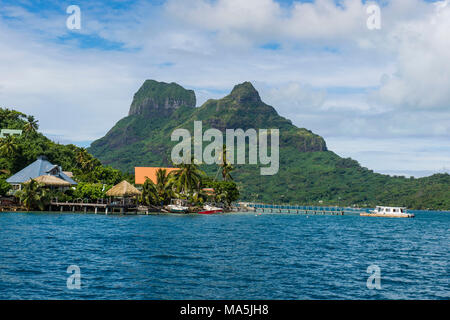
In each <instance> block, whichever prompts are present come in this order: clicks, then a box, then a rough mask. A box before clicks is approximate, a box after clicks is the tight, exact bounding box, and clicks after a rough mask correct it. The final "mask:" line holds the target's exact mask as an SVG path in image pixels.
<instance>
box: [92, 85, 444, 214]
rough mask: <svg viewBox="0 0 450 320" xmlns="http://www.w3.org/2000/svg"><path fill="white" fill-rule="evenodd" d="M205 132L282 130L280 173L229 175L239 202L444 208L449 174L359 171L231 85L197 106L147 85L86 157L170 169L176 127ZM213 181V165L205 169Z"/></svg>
mask: <svg viewBox="0 0 450 320" xmlns="http://www.w3.org/2000/svg"><path fill="white" fill-rule="evenodd" d="M198 120H201V121H202V124H203V130H206V129H208V128H216V129H219V130H221V131H222V132H224V131H225V129H237V128H241V129H244V130H247V129H249V128H255V129H257V130H258V129H263V128H264V129H276V128H278V129H279V130H280V167H279V172H278V173H277V174H276V175H273V176H261V175H260V171H259V166H258V165H236V166H235V167H236V168H235V170H234V171H233V173H232V175H233V177H234V179H235V181H236V182H237V183H238V185H239V187H240V191H241V195H242V199H243V200H251V201H260V202H269V203H272V202H279V203H298V204H317V203H323V204H336V205H344V204H345V205H353V204H355V205H359V206H364V205H367V206H374V205H377V204H384V205H389V204H390V205H402V206H408V207H410V208H412V207H414V208H435V209H438V208H441V209H443V208H447V209H448V208H450V188H449V187H450V175H448V174H438V175H434V176H431V177H427V178H422V179H414V178H409V179H407V178H405V177H390V176H387V175H382V174H377V173H374V172H373V171H372V170H369V169H367V168H364V167H361V166H360V165H359V164H358V162H356V161H355V160H352V159H348V158H347V159H344V158H341V157H339V156H338V155H336V154H335V153H333V152H332V151H329V150H328V149H327V146H326V143H325V140H324V139H323V138H322V137H320V136H319V135H316V134H314V133H313V132H311V131H310V130H307V129H304V128H298V127H296V126H295V125H293V124H292V122H291V121H290V120H288V119H286V118H283V117H281V116H280V115H278V113H277V112H276V110H275V109H274V108H273V107H271V106H269V105H267V104H265V103H264V102H263V101H262V100H261V97H260V96H259V94H258V92H257V91H256V89H255V88H254V87H253V85H252V84H251V83H250V82H244V83H242V84H238V85H236V86H235V87H234V88H233V90H232V91H231V93H230V94H229V95H227V96H225V97H224V98H222V99H210V100H208V101H206V102H205V103H204V104H203V105H202V106H200V107H198V108H196V107H195V93H194V92H193V91H191V90H186V89H184V88H183V87H181V86H179V85H177V84H175V83H170V84H168V83H163V82H157V81H154V80H147V81H145V82H144V84H143V85H142V86H141V88H140V89H139V90H138V91H137V92H136V94H135V95H134V98H133V101H132V104H131V107H130V111H129V115H128V116H127V117H125V118H123V119H122V120H120V121H119V122H118V123H117V124H116V125H115V126H114V127H113V128H112V129H111V130H110V131H109V132H108V133H107V134H106V135H105V136H104V137H103V138H101V139H99V140H97V141H95V142H93V143H92V145H91V147H90V149H89V151H90V152H91V153H92V154H93V155H94V156H96V157H97V158H99V159H100V160H101V161H102V162H103V163H104V164H108V165H111V166H113V167H115V168H118V169H121V170H125V171H129V172H132V171H133V170H134V167H137V166H168V165H170V164H171V161H170V152H171V150H172V148H173V146H174V145H175V144H176V142H172V141H171V139H170V136H171V134H172V132H173V131H174V130H175V129H177V128H185V129H188V130H189V131H190V132H191V134H193V123H194V121H198ZM203 169H204V170H205V171H206V172H207V173H209V174H211V175H214V174H215V172H216V170H217V169H216V166H215V165H210V166H206V165H204V166H203Z"/></svg>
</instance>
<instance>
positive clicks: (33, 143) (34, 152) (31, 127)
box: [0, 108, 132, 195]
mask: <svg viewBox="0 0 450 320" xmlns="http://www.w3.org/2000/svg"><path fill="white" fill-rule="evenodd" d="M38 128H39V125H38V120H35V118H34V117H33V116H28V115H26V114H24V113H21V112H18V111H15V110H10V109H3V108H0V129H18V130H22V131H23V133H22V134H21V135H20V136H10V137H6V138H1V139H0V195H3V194H4V193H6V191H7V189H8V187H9V185H7V184H6V183H5V179H7V178H8V177H9V176H11V175H12V174H14V173H16V172H18V171H20V170H22V169H23V168H24V167H26V166H28V165H29V164H31V163H32V162H34V161H35V160H36V159H37V157H38V156H41V155H42V156H46V157H47V158H48V160H49V161H50V162H52V163H54V164H58V165H60V166H61V167H62V168H63V170H64V171H71V172H73V173H74V176H75V179H76V180H77V181H78V182H90V183H94V182H101V183H105V184H116V183H118V182H120V181H122V180H123V179H128V180H132V177H131V176H130V175H129V174H123V173H122V172H121V171H119V170H117V169H114V168H112V167H105V166H103V165H102V164H101V162H100V161H99V160H98V159H96V158H94V157H92V156H91V155H90V154H88V153H87V152H86V150H85V149H83V148H79V147H77V146H75V145H73V144H69V145H63V144H59V143H55V142H53V141H51V140H50V139H48V138H47V137H45V136H44V135H43V134H42V133H40V132H38Z"/></svg>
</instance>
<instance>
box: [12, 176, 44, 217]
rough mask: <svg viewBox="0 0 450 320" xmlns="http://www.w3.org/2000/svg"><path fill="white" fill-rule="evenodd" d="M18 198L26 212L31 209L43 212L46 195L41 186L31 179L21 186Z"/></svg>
mask: <svg viewBox="0 0 450 320" xmlns="http://www.w3.org/2000/svg"><path fill="white" fill-rule="evenodd" d="M19 198H20V201H21V202H22V203H23V204H24V205H25V207H26V208H27V211H31V209H40V210H44V207H45V204H46V202H47V201H48V193H47V191H46V190H45V189H44V188H43V186H42V185H41V184H39V183H38V182H37V181H36V180H34V179H32V180H31V181H30V182H28V183H25V184H24V185H23V189H22V191H19Z"/></svg>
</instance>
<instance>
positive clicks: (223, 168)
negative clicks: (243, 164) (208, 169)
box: [214, 145, 234, 181]
mask: <svg viewBox="0 0 450 320" xmlns="http://www.w3.org/2000/svg"><path fill="white" fill-rule="evenodd" d="M233 170H234V167H233V166H232V165H231V163H229V162H228V161H227V149H226V147H225V145H223V146H222V153H221V155H220V164H219V169H218V170H217V173H216V177H215V178H214V180H217V176H218V175H219V172H222V179H223V180H224V181H233V177H232V176H231V171H233Z"/></svg>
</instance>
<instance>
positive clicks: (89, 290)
mask: <svg viewBox="0 0 450 320" xmlns="http://www.w3.org/2000/svg"><path fill="white" fill-rule="evenodd" d="M449 228H450V213H442V212H441V213H439V212H418V213H416V218H414V219H389V218H370V217H359V216H314V215H313V216H305V215H294V214H261V215H258V214H254V213H252V214H224V215H213V216H203V215H188V216H181V215H149V216H112V215H108V216H105V215H94V214H69V213H66V214H56V213H55V214H49V213H0V299H449V298H450V286H449V276H450V270H449V266H448V262H449V248H450V233H449ZM71 265H76V266H78V267H79V269H80V279H81V285H80V289H69V288H68V287H67V279H68V277H69V276H70V275H71V274H69V273H68V272H67V268H68V267H69V266H71ZM370 265H376V266H378V267H379V270H380V286H381V288H380V289H376V288H375V289H369V288H368V287H367V280H368V278H369V276H371V274H369V273H367V268H368V267H369V266H370ZM70 283H71V282H70Z"/></svg>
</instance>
